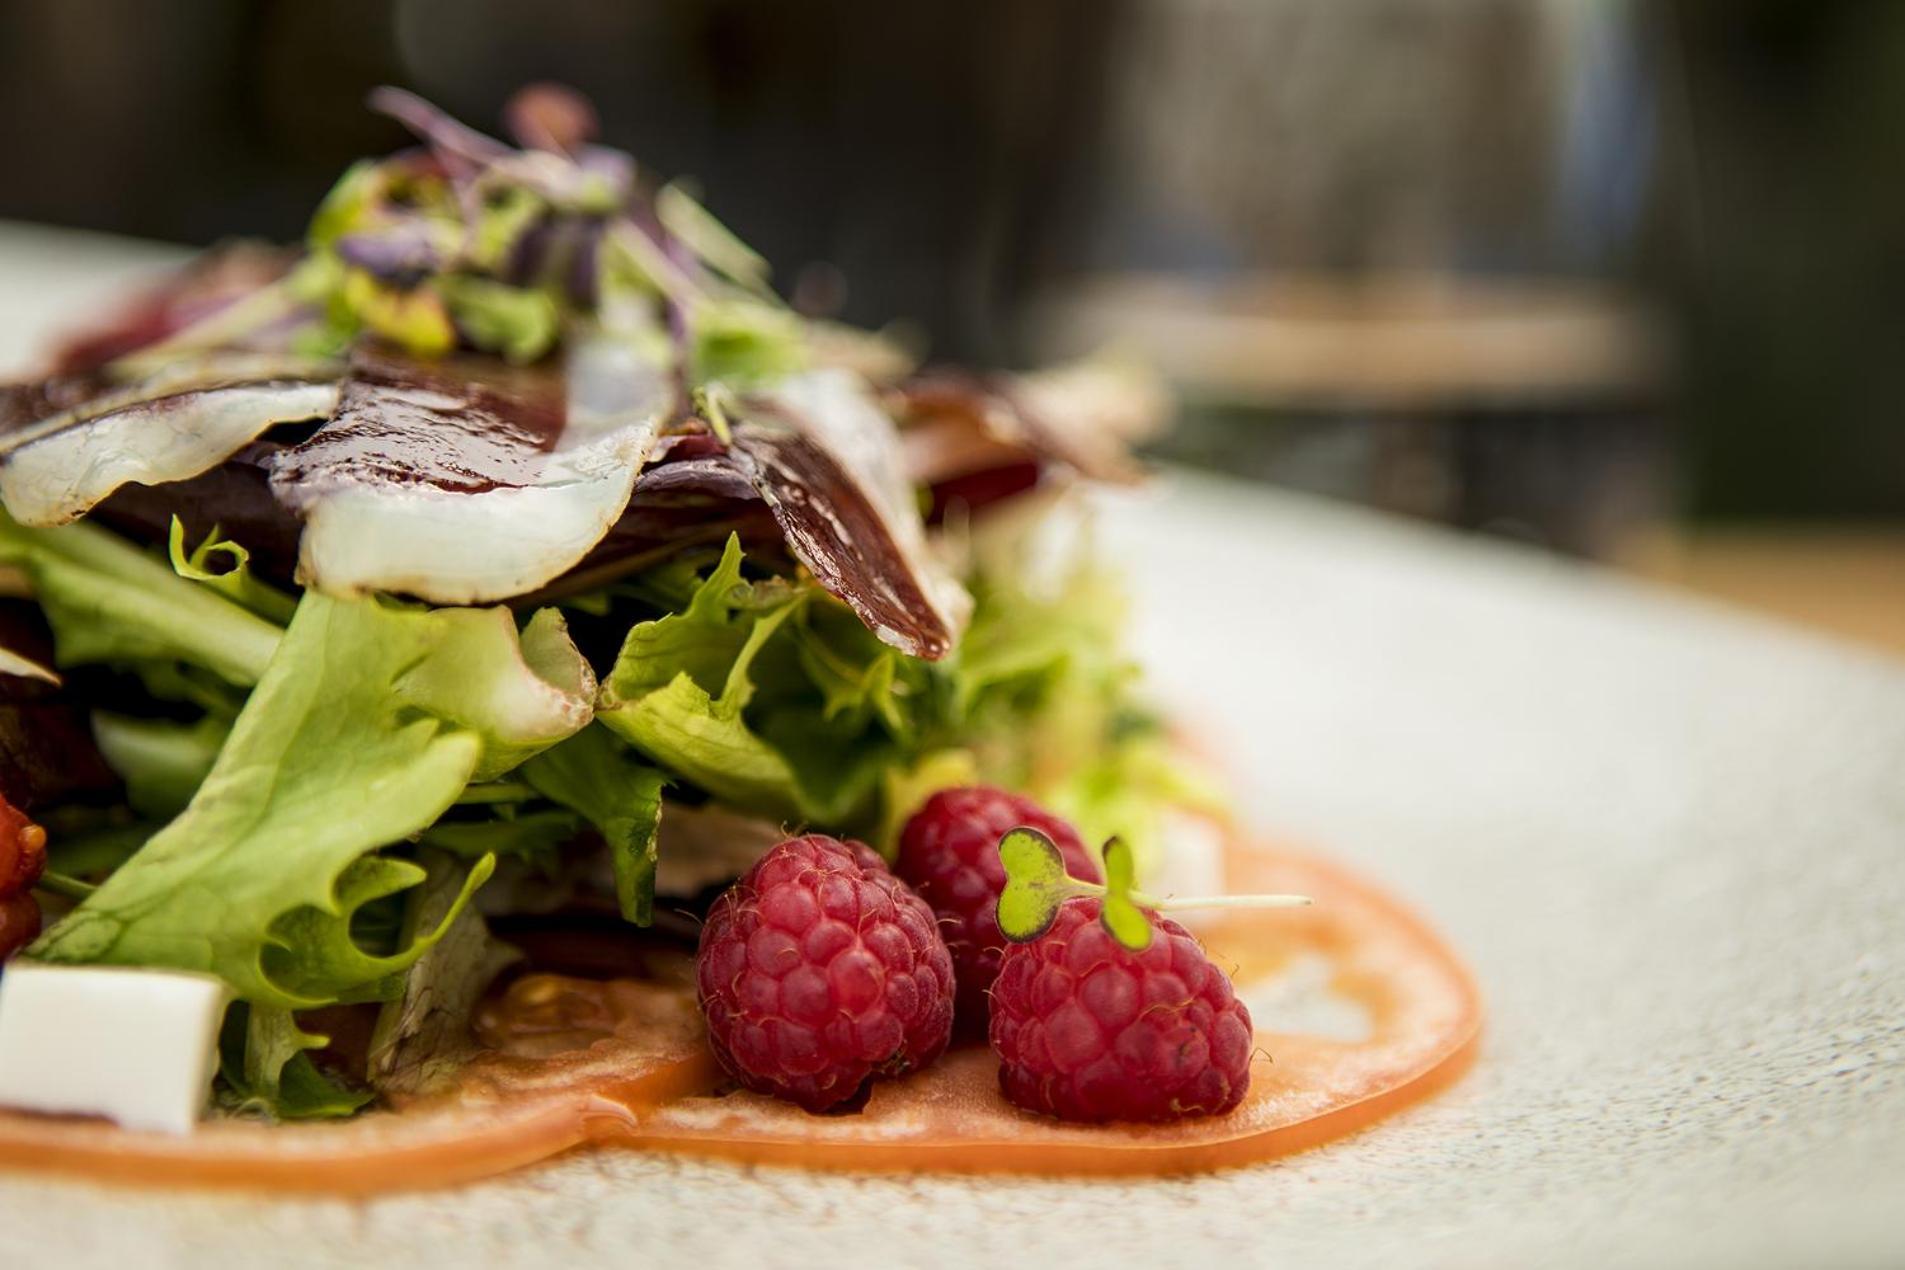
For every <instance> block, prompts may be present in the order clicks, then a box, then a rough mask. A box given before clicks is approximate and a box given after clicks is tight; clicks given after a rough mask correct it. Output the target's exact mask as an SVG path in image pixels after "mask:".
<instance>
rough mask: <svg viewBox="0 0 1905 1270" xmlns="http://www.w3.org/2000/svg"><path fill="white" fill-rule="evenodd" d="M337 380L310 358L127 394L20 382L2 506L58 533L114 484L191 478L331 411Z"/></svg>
mask: <svg viewBox="0 0 1905 1270" xmlns="http://www.w3.org/2000/svg"><path fill="white" fill-rule="evenodd" d="M336 374H337V368H336V367H335V366H334V365H331V364H328V363H324V362H316V361H311V360H309V359H301V358H285V357H277V356H254V355H239V356H221V357H216V358H208V359H205V360H203V361H196V362H193V363H191V364H189V365H185V366H181V367H177V368H174V369H171V370H168V371H166V372H164V373H163V374H160V375H155V376H153V377H151V378H149V379H146V380H142V381H140V382H138V383H136V384H132V385H130V386H123V387H105V386H104V385H102V384H100V383H99V382H98V381H96V380H93V379H91V378H90V377H77V378H73V377H66V378H60V379H55V380H49V381H46V382H45V383H42V384H38V385H25V386H16V387H15V388H13V389H11V390H10V391H9V393H8V394H7V396H6V398H5V400H4V401H3V402H0V416H4V417H0V499H4V500H5V503H6V507H7V511H8V512H9V513H11V514H12V516H13V517H14V519H16V520H18V521H20V522H22V523H23V524H28V525H42V526H45V525H63V524H65V523H67V522H68V521H72V520H77V519H78V518H79V517H81V516H83V515H85V514H86V513H87V512H89V511H91V510H92V509H93V507H94V506H95V505H97V504H98V503H99V502H101V501H103V500H104V499H106V498H107V497H108V496H110V495H111V494H112V493H113V492H114V491H115V490H117V489H118V488H119V487H120V486H122V485H126V484H140V485H163V484H167V483H170V482H174V481H183V480H189V479H190V478H192V477H195V476H198V475H199V474H201V473H203V472H206V471H209V470H211V469H212V468H215V467H217V466H218V465H219V464H221V463H223V462H224V461H225V460H226V459H228V458H230V457H231V455H232V454H233V453H235V452H236V451H238V450H239V449H242V448H243V447H244V446H246V445H248V444H250V443H251V442H252V441H254V440H256V439H257V438H258V437H259V436H261V435H263V434H264V433H265V432H266V431H268V430H269V429H270V428H272V427H274V426H276V425H277V424H281V423H294V422H297V421H300V420H304V419H321V418H324V417H325V416H327V415H328V414H330V412H331V410H332V408H333V407H334V406H335V405H336V403H337V382H336ZM69 402H73V403H76V404H67V403H69ZM62 405H63V406H65V408H64V409H57V408H56V409H54V411H53V412H52V413H43V412H44V411H45V410H46V409H47V408H48V407H59V406H62Z"/></svg>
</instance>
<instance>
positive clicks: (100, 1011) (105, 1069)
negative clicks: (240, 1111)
mask: <svg viewBox="0 0 1905 1270" xmlns="http://www.w3.org/2000/svg"><path fill="white" fill-rule="evenodd" d="M225 1001H226V990H225V985H224V984H223V983H222V982H221V981H219V980H218V979H215V978H212V977H211V976H209V975H196V974H184V973H180V972H176V971H170V970H142V969H136V968H130V967H124V966H64V965H52V964H49V963H45V962H35V961H28V960H25V959H20V958H16V959H15V960H13V961H12V962H10V963H8V965H7V967H6V969H5V971H4V972H0V1104H5V1105H7V1106H12V1107H20V1108H24V1109H26V1110H29V1111H48V1112H73V1113H80V1114H88V1115H101V1116H105V1117H107V1118H109V1119H111V1120H115V1121H117V1122H118V1123H119V1124H121V1125H123V1126H124V1127H126V1128H128V1129H154V1130H158V1131H161V1132H164V1133H189V1132H191V1129H192V1126H193V1125H194V1124H195V1123H197V1121H198V1118H199V1114H200V1113H201V1112H202V1111H203V1110H204V1108H205V1101H206V1096H207V1094H208V1093H209V1092H210V1089H211V1081H212V1068H213V1065H214V1063H215V1061H216V1058H217V1042H218V1027H219V1021H220V1019H221V1017H222V1016H223V1013H224V1009H225Z"/></svg>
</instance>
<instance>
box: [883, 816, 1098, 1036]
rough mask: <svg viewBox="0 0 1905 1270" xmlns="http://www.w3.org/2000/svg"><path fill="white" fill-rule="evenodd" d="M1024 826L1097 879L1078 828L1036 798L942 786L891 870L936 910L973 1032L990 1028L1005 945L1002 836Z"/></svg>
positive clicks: (963, 1023)
mask: <svg viewBox="0 0 1905 1270" xmlns="http://www.w3.org/2000/svg"><path fill="white" fill-rule="evenodd" d="M1020 825H1030V826H1031V827H1032V828H1034V829H1037V830H1039V831H1040V832H1041V833H1043V834H1045V835H1046V836H1047V837H1048V838H1050V839H1051V840H1052V841H1053V842H1054V843H1055V844H1057V846H1058V849H1059V852H1060V854H1062V855H1063V856H1064V859H1065V866H1066V872H1068V873H1069V874H1071V876H1073V877H1075V878H1079V879H1081V880H1083V881H1087V882H1096V881H1098V880H1099V873H1098V862H1097V861H1096V860H1095V859H1094V858H1093V857H1092V854H1091V852H1090V851H1089V850H1088V849H1086V847H1085V844H1084V842H1083V841H1082V840H1081V839H1080V838H1079V836H1078V831H1077V830H1076V829H1073V828H1072V827H1071V826H1070V825H1069V824H1067V823H1065V822H1064V821H1063V820H1061V819H1059V818H1058V817H1057V816H1054V815H1052V814H1051V813H1050V812H1048V811H1046V810H1045V809H1044V808H1042V807H1040V806H1039V805H1038V804H1037V803H1035V802H1033V801H1032V800H1031V799H1029V798H1022V797H1020V796H1019V795H1017V794H1012V793H1008V792H1006V791H1005V790H1003V789H994V788H992V787H990V786H973V787H970V788H964V789H945V790H941V791H940V792H939V793H937V794H934V795H933V796H932V797H931V798H930V799H928V800H927V801H926V803H925V805H924V806H922V807H921V808H920V809H919V810H918V811H917V812H915V813H914V814H913V817H912V818H911V819H910V820H908V821H907V822H906V827H905V829H903V830H902V831H901V833H900V850H899V858H898V859H897V860H896V861H895V862H894V865H893V867H894V870H895V871H896V872H898V874H899V875H900V877H902V878H904V879H905V880H906V881H907V882H908V883H909V884H911V885H912V887H913V888H914V889H915V890H917V891H918V892H919V896H920V898H921V899H923V900H925V901H926V902H927V903H928V904H930V905H932V906H933V911H934V912H935V913H937V914H938V915H939V932H940V934H941V935H943V936H944V937H945V939H946V947H947V949H948V950H949V951H951V953H952V959H953V977H954V979H955V980H956V981H957V984H958V1004H957V1010H956V1015H957V1018H958V1021H959V1025H960V1028H961V1030H962V1031H966V1032H970V1034H971V1035H973V1036H978V1035H980V1034H982V1033H983V1032H984V1031H985V1028H986V1011H987V1005H986V993H987V990H988V989H990V988H991V987H992V981H993V979H994V978H996V977H997V976H998V973H999V958H1000V957H1001V956H1002V955H1003V954H1004V952H1005V948H1006V939H1005V936H1004V935H1002V934H1000V933H999V892H1000V891H1001V890H1002V889H1003V888H1004V886H1005V866H1004V865H1002V864H1001V863H1000V862H999V839H1000V838H1001V837H1003V836H1004V835H1005V833H1006V832H1007V831H1008V830H1011V829H1015V828H1017V827H1018V826H1020Z"/></svg>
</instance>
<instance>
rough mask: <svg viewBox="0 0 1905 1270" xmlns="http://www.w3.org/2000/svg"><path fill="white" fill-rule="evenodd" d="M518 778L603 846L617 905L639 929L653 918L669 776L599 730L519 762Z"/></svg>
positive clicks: (583, 731)
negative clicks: (580, 821)
mask: <svg viewBox="0 0 1905 1270" xmlns="http://www.w3.org/2000/svg"><path fill="white" fill-rule="evenodd" d="M521 775H522V778H523V779H524V780H525V781H527V782H528V783H529V785H530V786H531V787H532V788H534V789H535V791H536V792H537V793H539V794H541V795H542V796H543V797H544V798H547V799H549V800H550V801H551V802H554V803H560V804H561V805H562V806H564V807H567V808H570V809H571V810H573V811H575V812H577V813H579V814H580V815H581V816H582V817H583V818H585V819H586V820H587V821H588V822H589V823H590V824H592V825H594V826H595V829H596V832H598V833H600V834H601V835H602V837H603V839H604V840H605V841H606V842H607V843H608V849H609V863H610V865H611V866H612V867H613V868H614V871H615V899H616V903H617V905H618V906H619V907H620V908H621V911H622V916H623V917H624V918H625V919H627V920H628V921H631V922H633V923H635V924H636V925H637V926H646V925H648V924H649V923H650V922H652V921H654V920H655V866H656V863H657V861H658V859H659V854H658V850H657V845H656V840H657V838H658V836H659V835H660V833H661V788H662V785H663V783H664V782H665V781H666V780H667V774H666V773H665V772H663V771H662V770H661V769H660V768H657V767H651V766H650V765H649V764H647V763H643V762H641V761H639V760H638V759H636V758H635V757H634V756H633V755H632V754H630V753H628V751H627V750H625V749H624V748H623V747H622V746H621V745H620V744H618V743H617V742H616V740H615V738H614V737H613V736H612V735H610V733H609V732H608V731H607V730H606V729H604V728H584V729H582V731H580V732H578V733H576V734H575V735H574V736H572V737H570V738H569V739H568V740H566V741H564V742H563V743H562V744H560V745H557V746H554V747H552V748H550V749H547V750H544V751H543V752H542V753H541V754H538V755H537V756H536V757H535V758H532V759H530V760H529V761H528V762H527V763H525V764H523V766H522V772H521Z"/></svg>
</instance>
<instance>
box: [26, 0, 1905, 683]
mask: <svg viewBox="0 0 1905 1270" xmlns="http://www.w3.org/2000/svg"><path fill="white" fill-rule="evenodd" d="M536 79H556V80H562V81H566V82H568V83H571V84H573V85H575V86H577V87H579V88H581V89H582V90H584V91H585V92H586V93H588V94H589V95H590V96H591V97H593V98H594V100H595V101H596V103H597V104H598V106H599V107H600V110H601V113H602V118H603V123H604V131H605V134H606V140H608V141H609V142H611V143H612V144H615V145H618V146H622V147H625V148H627V149H630V150H632V151H633V152H634V153H635V154H636V155H637V157H638V158H639V159H640V160H641V162H642V163H643V164H645V165H647V167H648V168H649V169H650V170H651V171H654V172H656V173H659V174H661V175H663V176H684V175H685V176H690V177H693V178H694V179H695V180H696V181H697V182H698V183H699V185H700V186H701V188H702V190H703V192H704V195H705V197H706V199H707V201H708V202H709V203H710V204H711V205H712V207H713V208H714V209H715V211H716V212H717V213H718V214H719V215H721V216H722V217H723V218H724V219H726V220H727V221H728V222H729V224H730V225H732V226H733V227H734V228H735V229H736V230H737V231H738V232H739V233H740V234H741V235H742V236H743V237H744V238H746V239H748V240H749V241H751V242H752V243H754V244H755V245H756V246H757V247H759V248H760V249H761V250H762V251H763V252H764V253H765V254H766V255H767V256H768V257H769V258H770V259H772V260H774V261H775V262H776V264H777V265H778V267H779V274H778V278H779V281H780V283H781V285H782V287H783V289H785V290H787V291H789V292H790V293H791V294H792V295H793V296H794V297H795V298H796V300H797V302H799V303H800V304H802V305H803V306H805V307H807V308H809V309H812V310H817V311H829V312H835V313H838V314H839V315H841V316H844V317H846V318H848V319H850V320H854V321H857V322H862V323H866V324H869V325H881V324H884V323H886V322H888V321H893V320H899V321H903V322H904V323H906V324H907V325H909V326H910V327H912V328H913V329H915V330H916V331H918V332H920V333H922V334H924V335H925V336H926V337H927V338H928V339H929V340H930V348H931V351H932V353H933V355H934V356H935V357H939V358H947V359H971V360H980V361H987V362H994V363H1000V364H1005V365H1021V364H1027V363H1030V362H1033V361H1037V360H1042V359H1047V358H1052V357H1057V356H1064V355H1068V354H1071V353H1076V352H1080V351H1084V350H1087V349H1089V348H1091V347H1094V346H1097V345H1100V344H1104V343H1121V344H1124V345H1128V346H1130V347H1132V348H1134V349H1136V350H1138V351H1140V352H1142V353H1143V354H1145V355H1146V356H1148V357H1149V358H1151V359H1152V360H1153V361H1154V362H1156V363H1157V364H1158V365H1159V366H1160V367H1162V369H1163V370H1164V371H1165V372H1166V373H1167V374H1168V375H1169V376H1170V378H1171V379H1172V380H1173V382H1174V383H1175V385H1176V386H1177V388H1178V390H1179V393H1180V395H1181V397H1182V399H1183V402H1184V417H1183V420H1182V424H1181V426H1180V428H1179V429H1178V430H1177V431H1176V433H1175V434H1173V436H1172V437H1171V438H1170V439H1169V440H1168V441H1167V442H1165V443H1164V444H1162V445H1161V446H1160V454H1161V457H1165V458H1168V459H1172V460H1175V461H1179V462H1184V463H1189V464H1194V465H1202V466H1207V467H1213V468H1219V469H1222V470H1225V471H1229V472H1233V473H1238V474H1242V475H1245V476H1249V477H1252V478H1256V479H1260V480H1263V481H1266V482H1271V483H1275V484H1278V485H1284V486H1290V487H1295V488H1299V489H1303V490H1308V491H1313V492H1318V493H1322V494H1325V495H1328V496H1331V497H1336V498H1342V499H1347V500H1353V501H1356V502H1359V503H1364V504H1368V505H1371V506H1375V507H1379V508H1382V509H1386V510H1389V511H1392V512H1395V513H1399V514H1403V515H1408V516H1412V517H1418V518H1424V519H1428V520H1432V521H1436V522H1441V523H1445V524H1448V525H1451V526H1455V527H1458V528H1461V529H1465V530H1472V531H1476V532H1481V533H1488V534H1496V535H1505V536H1509V537H1512V538H1515V539H1519V540H1523V541H1526V542H1530V543H1533V544H1537V545H1538V546H1540V547H1543V548H1546V549H1549V550H1552V551H1555V552H1558V553H1564V554H1568V555H1574V556H1583V557H1589V558H1593V559H1597V560H1601V561H1605V562H1609V563H1611V564H1613V565H1615V566H1617V567H1621V568H1625V569H1629V570H1633V571H1636V572H1639V573H1642V574H1645V575H1647V576H1650V577H1654V578H1657V579H1661V580H1665V581H1668V582H1671V583H1674V584H1676V585H1682V586H1687V587H1691V588H1694V589H1696V590H1700V591H1703V592H1706V593H1709V594H1714V595H1718V596H1722V597H1725V598H1729V599H1734V600H1738V601H1742V602H1745V603H1748V604H1753V605H1757V606H1760V607H1762V608H1766V609H1769V610H1772V611H1776V612H1779V613H1782V614H1785V615H1787V616H1789V617H1796V618H1799V619H1800V620H1804V621H1808V622H1811V623H1814V624H1816V625H1819V626H1822V627H1825V628H1828V629H1831V630H1835V631H1837V632H1839V633H1841V634H1845V635H1848V636H1851V637H1853V638H1855V639H1859V640H1862V641H1864V642H1866V643H1868V644H1870V645H1873V646H1876V647H1883V648H1889V649H1892V650H1894V651H1897V652H1900V653H1905V410H1902V409H1901V402H1905V392H1902V391H1901V384H1900V382H1899V379H1900V375H1901V368H1902V367H1905V147H1902V146H1901V145H1900V140H1899V139H1900V137H1901V136H1905V4H1900V3H1895V2H1891V0H1873V2H1871V3H1852V2H1849V0H1848V2H1845V3H1836V2H1831V0H1817V2H1811V3H1809V2H1807V0H956V2H955V0H930V2H928V0H912V2H910V3H905V4H895V3H892V0H806V2H805V3H801V4H789V3H786V2H785V0H622V2H620V3H609V2H606V0H600V2H590V0H537V3H534V4H529V3H521V2H520V0H513V2H512V0H329V2H328V3H323V4H314V3H308V2H302V3H300V2H296V0H278V2H269V0H172V2H171V3H167V4H163V5H160V4H153V3H149V0H0V155H4V157H5V162H6V176H5V180H4V182H0V219H6V220H16V221H31V222H42V223H47V224H53V225H60V226H70V227H79V228H85V229H93V230H104V231H110V232H113V233H118V234H129V235H138V236H141V237H147V238H156V239H163V240H168V241H173V242H179V243H187V244H207V243H211V242H214V241H216V240H219V239H221V238H224V237H228V236H232V235H256V236H263V237H268V238H275V239H294V238H296V237H298V236H299V235H300V234H301V232H302V229H303V225H304V221H305V218H306V216H307V215H308V213H309V212H310V210H311V208H312V207H313V205H314V204H315V202H316V200H317V199H318V198H319V197H320V196H321V195H322V194H323V193H324V191H325V190H326V189H327V188H328V187H329V185H330V183H331V182H332V180H334V179H335V177H336V176H337V174H338V173H339V172H340V171H341V170H342V169H343V168H344V166H345V165H346V164H347V163H348V162H349V161H350V160H351V159H352V158H354V157H356V156H358V155H360V154H365V153H376V152H382V151H386V150H389V149H392V148H395V147H397V146H398V145H400V144H403V143H404V141H405V137H404V136H403V135H402V134H401V133H400V131H399V130H398V129H397V128H396V127H395V125H393V124H391V123H389V122H388V121H386V120H383V119H380V118H378V117H375V116H372V115H370V114H369V113H367V112H366V111H365V110H364V109H363V108H362V102H363V99H364V96H365V93H366V92H367V91H368V90H369V89H370V88H371V87H372V86H374V85H376V84H380V83H394V84H400V85H404V86H407V87H410V88H413V89H415V90H417V91H418V92H421V93H423V94H424V95H426V96H428V97H430V98H432V99H433V100H435V101H437V102H438V103H440V104H441V105H443V106H445V107H447V108H448V109H450V110H451V111H453V112H455V113H457V114H459V115H461V116H463V117H464V118H466V119H467V120H469V121H470V122H472V123H474V124H476V125H478V126H480V127H485V128H494V126H495V124H496V116H497V112H498V109H499V108H500V106H501V104H502V102H503V101H504V100H505V98H506V97H507V96H508V95H509V94H510V92H511V91H512V90H513V89H515V88H516V87H517V86H519V85H520V84H522V83H524V82H525V81H529V80H536Z"/></svg>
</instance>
